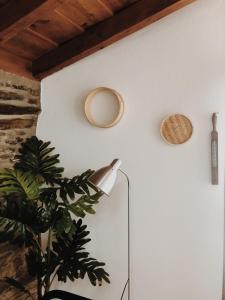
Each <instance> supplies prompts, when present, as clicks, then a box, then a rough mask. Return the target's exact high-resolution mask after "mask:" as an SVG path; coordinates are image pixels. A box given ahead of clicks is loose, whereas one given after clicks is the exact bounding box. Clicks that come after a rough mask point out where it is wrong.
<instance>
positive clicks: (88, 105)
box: [84, 87, 124, 128]
mask: <svg viewBox="0 0 225 300" xmlns="http://www.w3.org/2000/svg"><path fill="white" fill-rule="evenodd" d="M101 92H110V93H111V94H112V95H114V96H115V99H116V101H117V103H118V113H117V115H116V117H115V118H114V120H113V121H112V122H110V123H109V124H101V123H99V122H97V121H96V120H95V119H94V118H93V115H92V112H91V103H92V101H93V100H94V97H95V95H96V94H98V93H101ZM84 113H85V116H86V118H87V120H88V122H89V123H90V124H92V125H93V126H96V127H100V128H110V127H113V126H115V125H116V124H118V123H119V121H120V120H121V118H122V116H123V114H124V101H123V98H122V96H121V95H120V94H119V93H118V92H117V91H115V90H113V89H110V88H107V87H99V88H96V89H94V90H93V91H91V92H90V93H89V94H88V95H87V97H86V99H85V103H84Z"/></svg>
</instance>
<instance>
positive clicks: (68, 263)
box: [52, 219, 110, 285]
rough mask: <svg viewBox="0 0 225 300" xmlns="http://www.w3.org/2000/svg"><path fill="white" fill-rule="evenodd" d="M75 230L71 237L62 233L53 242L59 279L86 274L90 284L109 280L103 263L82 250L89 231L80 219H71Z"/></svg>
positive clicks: (87, 241)
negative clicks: (76, 220)
mask: <svg viewBox="0 0 225 300" xmlns="http://www.w3.org/2000/svg"><path fill="white" fill-rule="evenodd" d="M73 222H74V223H75V224H74V225H75V227H76V232H75V234H74V235H73V236H72V238H71V237H70V238H69V237H68V236H67V235H65V234H63V235H62V236H61V237H57V239H56V241H54V242H53V244H52V245H53V252H54V253H55V255H56V257H57V259H58V262H59V263H58V268H57V275H58V280H59V281H64V282H66V280H67V279H69V280H71V281H74V280H76V279H79V278H84V277H85V275H87V276H88V278H89V280H90V282H91V284H93V285H96V284H97V283H98V284H99V285H101V284H102V281H105V282H107V283H109V282H110V280H109V274H108V273H107V272H105V270H104V269H103V268H102V266H104V265H105V263H102V262H99V261H97V260H96V259H94V258H91V257H89V253H88V252H86V251H83V250H84V245H86V244H87V243H89V242H90V239H89V238H87V236H88V235H89V231H86V228H87V226H85V225H82V221H81V219H80V220H78V222H75V221H73Z"/></svg>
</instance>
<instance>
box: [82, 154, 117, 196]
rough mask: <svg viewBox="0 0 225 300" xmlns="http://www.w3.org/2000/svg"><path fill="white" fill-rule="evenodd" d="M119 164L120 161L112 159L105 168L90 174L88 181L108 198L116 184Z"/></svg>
mask: <svg viewBox="0 0 225 300" xmlns="http://www.w3.org/2000/svg"><path fill="white" fill-rule="evenodd" d="M121 164H122V162H121V160H119V159H114V160H113V162H112V163H111V164H110V165H108V166H105V167H103V168H101V169H99V170H97V171H96V172H95V173H94V174H92V175H91V176H90V177H89V179H88V181H89V182H90V183H91V184H93V185H94V186H95V187H96V188H98V189H99V190H101V191H102V192H103V193H104V194H106V195H107V196H109V195H110V192H111V190H112V189H113V186H114V184H115V182H116V177H117V171H118V170H119V167H120V166H121Z"/></svg>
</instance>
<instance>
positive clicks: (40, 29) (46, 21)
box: [30, 11, 83, 46]
mask: <svg viewBox="0 0 225 300" xmlns="http://www.w3.org/2000/svg"><path fill="white" fill-rule="evenodd" d="M30 28H31V29H30V30H32V31H33V32H34V33H36V34H37V35H39V36H40V37H41V36H42V37H45V38H46V39H48V40H49V41H53V42H54V43H55V44H56V46H57V43H58V44H60V43H63V42H65V41H68V40H70V39H71V38H73V37H75V36H76V35H78V34H80V33H81V32H83V30H82V29H81V30H80V28H78V27H77V26H74V25H73V24H72V22H70V21H68V19H67V18H66V17H63V16H62V14H58V13H57V12H56V11H53V12H51V13H50V14H49V15H48V17H45V18H41V19H39V20H38V21H37V22H35V23H34V24H32V25H31V26H30Z"/></svg>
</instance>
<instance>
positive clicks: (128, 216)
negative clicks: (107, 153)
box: [119, 169, 131, 300]
mask: <svg viewBox="0 0 225 300" xmlns="http://www.w3.org/2000/svg"><path fill="white" fill-rule="evenodd" d="M119 171H120V172H121V173H122V174H123V175H124V176H125V177H126V180H127V189H128V195H127V196H128V197H127V206H128V207H127V210H128V214H127V237H128V242H127V254H128V255H127V258H128V260H127V274H128V279H127V282H126V284H125V286H124V289H123V293H122V296H121V300H123V296H124V293H125V291H126V288H127V287H128V300H130V299H131V298H130V295H131V289H130V271H131V251H130V179H129V177H128V175H127V174H126V173H125V172H124V171H123V170H121V169H119Z"/></svg>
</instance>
